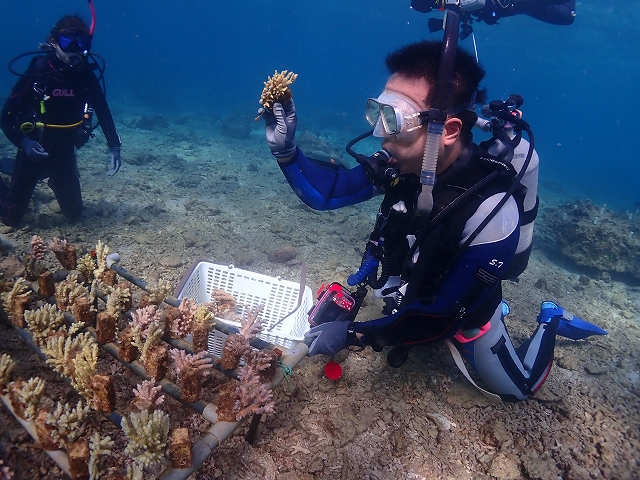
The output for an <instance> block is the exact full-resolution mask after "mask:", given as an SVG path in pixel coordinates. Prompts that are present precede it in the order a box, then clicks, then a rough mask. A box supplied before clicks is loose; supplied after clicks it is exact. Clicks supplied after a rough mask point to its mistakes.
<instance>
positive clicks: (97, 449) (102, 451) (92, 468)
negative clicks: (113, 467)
mask: <svg viewBox="0 0 640 480" xmlns="http://www.w3.org/2000/svg"><path fill="white" fill-rule="evenodd" d="M112 448H113V440H111V437H104V438H102V437H100V434H99V433H98V432H94V433H93V435H91V439H90V440H89V449H90V450H91V455H90V457H89V480H97V479H98V478H100V473H101V470H100V457H101V456H103V455H111V449H112Z"/></svg>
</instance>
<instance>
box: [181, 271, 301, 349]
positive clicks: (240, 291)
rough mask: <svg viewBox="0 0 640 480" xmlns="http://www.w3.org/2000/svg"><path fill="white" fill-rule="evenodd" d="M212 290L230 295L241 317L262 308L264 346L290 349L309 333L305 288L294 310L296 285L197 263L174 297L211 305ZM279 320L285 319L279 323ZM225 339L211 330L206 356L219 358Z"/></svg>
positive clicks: (183, 278) (217, 319)
mask: <svg viewBox="0 0 640 480" xmlns="http://www.w3.org/2000/svg"><path fill="white" fill-rule="evenodd" d="M214 289H221V290H224V291H225V292H227V293H228V294H230V295H233V297H234V298H235V299H236V305H238V306H241V307H244V308H243V313H245V314H246V311H247V309H251V308H256V307H258V306H260V305H263V306H264V308H263V309H262V311H261V312H260V318H261V319H262V332H261V333H259V334H258V335H257V336H258V338H260V339H262V340H264V341H266V342H269V343H273V344H276V345H280V346H282V347H285V348H291V347H292V346H294V345H295V344H297V343H298V342H300V341H302V340H303V339H304V333H305V332H306V331H307V330H309V321H308V312H309V310H310V309H311V307H312V305H313V295H312V293H311V289H310V288H309V287H307V286H306V285H305V287H304V291H303V294H302V301H301V302H300V305H299V306H298V298H299V292H300V284H298V283H294V282H289V281H286V280H282V279H280V278H276V277H269V276H267V275H262V274H260V273H254V272H249V271H247V270H242V269H240V268H235V267H234V266H233V265H216V264H214V263H210V262H207V261H204V260H201V261H198V262H196V263H195V264H194V265H193V266H192V267H191V268H190V269H189V271H187V273H185V275H184V276H183V277H182V280H180V284H179V285H178V288H177V289H176V297H178V299H182V298H185V297H187V298H191V299H193V300H195V301H196V302H197V303H206V302H210V301H211V292H212V291H213V290H214ZM287 315H288V316H287ZM283 317H286V318H284V320H282V319H283ZM281 320H282V321H281ZM216 322H222V323H225V324H227V325H233V326H234V327H239V326H240V324H239V323H237V322H233V321H229V320H225V319H222V318H216ZM278 322H279V323H278ZM276 324H277V325H276ZM274 325H275V326H274ZM226 337H227V336H226V335H225V334H224V333H222V332H220V331H218V330H213V331H212V332H211V333H210V334H209V348H208V350H209V353H210V354H212V355H214V356H215V357H218V358H219V357H221V356H222V346H223V344H224V341H225V339H226Z"/></svg>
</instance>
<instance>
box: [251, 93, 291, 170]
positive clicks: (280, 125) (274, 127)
mask: <svg viewBox="0 0 640 480" xmlns="http://www.w3.org/2000/svg"><path fill="white" fill-rule="evenodd" d="M258 115H261V116H262V117H264V121H265V123H266V126H267V128H266V134H267V143H268V144H269V148H270V149H271V153H272V154H273V156H274V157H276V158H286V157H290V156H292V155H293V154H294V153H295V151H296V146H295V145H294V143H293V137H295V135H296V125H297V123H298V117H297V115H296V105H295V104H294V103H293V99H289V100H287V101H286V102H284V104H282V103H278V102H275V103H274V104H273V110H268V109H265V108H261V109H260V110H258Z"/></svg>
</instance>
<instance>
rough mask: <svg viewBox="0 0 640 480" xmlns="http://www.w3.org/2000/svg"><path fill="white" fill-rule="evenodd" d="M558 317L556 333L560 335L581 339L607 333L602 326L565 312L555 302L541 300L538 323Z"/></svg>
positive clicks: (547, 321)
mask: <svg viewBox="0 0 640 480" xmlns="http://www.w3.org/2000/svg"><path fill="white" fill-rule="evenodd" d="M554 317H560V321H559V322H558V328H557V329H556V334H558V335H560V336H561V337H566V338H570V339H571V340H582V339H583V338H587V337H590V336H591V335H607V331H606V330H603V329H602V328H600V327H598V326H597V325H594V324H593V323H589V322H587V321H586V320H582V319H581V318H578V317H576V316H574V315H573V313H571V312H567V311H566V310H565V309H564V308H562V307H561V306H560V305H558V304H557V303H553V302H543V303H542V305H540V315H538V318H537V320H538V323H549V322H550V321H551V319H552V318H554Z"/></svg>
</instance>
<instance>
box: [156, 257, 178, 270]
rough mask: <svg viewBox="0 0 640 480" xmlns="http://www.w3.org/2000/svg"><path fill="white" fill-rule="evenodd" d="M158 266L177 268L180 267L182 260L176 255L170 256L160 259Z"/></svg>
mask: <svg viewBox="0 0 640 480" xmlns="http://www.w3.org/2000/svg"><path fill="white" fill-rule="evenodd" d="M160 265H162V266H163V267H169V268H177V267H181V266H182V259H181V258H180V257H178V256H177V255H170V256H168V257H164V258H161V259H160Z"/></svg>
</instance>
